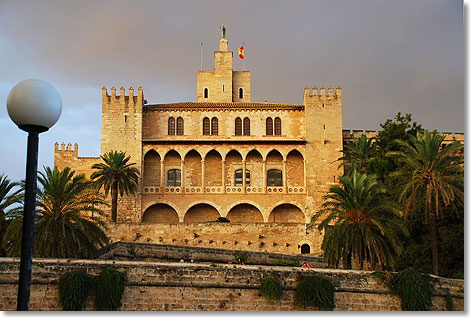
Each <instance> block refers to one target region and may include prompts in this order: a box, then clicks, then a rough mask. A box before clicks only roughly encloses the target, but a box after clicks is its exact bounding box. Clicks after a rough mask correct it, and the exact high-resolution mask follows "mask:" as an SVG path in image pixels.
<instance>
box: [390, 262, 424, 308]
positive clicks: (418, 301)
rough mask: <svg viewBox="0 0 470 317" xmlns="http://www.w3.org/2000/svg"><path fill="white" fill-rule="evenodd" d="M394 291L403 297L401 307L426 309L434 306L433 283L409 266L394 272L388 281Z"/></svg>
mask: <svg viewBox="0 0 470 317" xmlns="http://www.w3.org/2000/svg"><path fill="white" fill-rule="evenodd" d="M388 285H389V287H390V289H391V290H392V293H394V294H396V295H399V296H400V297H401V309H402V310H412V311H426V310H430V309H431V307H432V293H431V285H430V284H429V282H428V281H427V279H426V278H425V276H424V275H422V274H419V273H418V272H416V271H415V270H413V269H411V268H408V269H404V270H402V271H399V272H398V273H396V274H393V275H392V276H391V278H390V281H389V283H388Z"/></svg>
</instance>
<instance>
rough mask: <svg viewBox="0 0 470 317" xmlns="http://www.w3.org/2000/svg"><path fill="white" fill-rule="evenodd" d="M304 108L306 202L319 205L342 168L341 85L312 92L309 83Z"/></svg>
mask: <svg viewBox="0 0 470 317" xmlns="http://www.w3.org/2000/svg"><path fill="white" fill-rule="evenodd" d="M304 107H305V139H306V144H305V153H306V156H307V158H308V159H307V184H306V187H307V205H310V206H316V208H319V207H320V206H321V204H322V196H323V194H322V193H326V192H327V191H328V189H329V187H330V186H331V185H333V184H335V183H336V184H337V182H338V177H339V176H341V175H343V169H342V168H341V169H340V168H338V167H339V164H340V162H338V161H337V160H338V158H340V157H341V150H342V149H343V138H342V130H343V114H342V101H341V88H340V87H339V86H338V87H337V88H336V93H335V91H334V89H333V87H331V86H330V87H329V88H328V95H327V94H326V89H325V87H323V86H322V87H321V88H320V94H318V89H317V87H315V86H314V87H313V89H312V95H310V89H309V87H308V86H306V87H305V90H304Z"/></svg>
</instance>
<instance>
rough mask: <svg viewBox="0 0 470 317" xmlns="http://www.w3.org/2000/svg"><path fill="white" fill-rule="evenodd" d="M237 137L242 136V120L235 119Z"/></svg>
mask: <svg viewBox="0 0 470 317" xmlns="http://www.w3.org/2000/svg"><path fill="white" fill-rule="evenodd" d="M235 135H242V119H240V118H236V119H235Z"/></svg>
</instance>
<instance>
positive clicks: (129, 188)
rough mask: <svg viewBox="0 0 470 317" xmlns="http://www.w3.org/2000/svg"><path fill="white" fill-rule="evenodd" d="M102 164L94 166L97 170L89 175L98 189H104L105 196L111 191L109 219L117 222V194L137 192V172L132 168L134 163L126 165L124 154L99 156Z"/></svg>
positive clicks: (114, 153)
mask: <svg viewBox="0 0 470 317" xmlns="http://www.w3.org/2000/svg"><path fill="white" fill-rule="evenodd" d="M101 159H103V161H104V163H98V164H94V165H93V166H92V168H94V169H97V171H96V172H94V173H93V174H92V175H91V179H93V180H95V182H96V184H97V186H98V188H99V189H101V188H102V187H103V188H104V191H105V195H106V196H108V193H109V190H110V189H111V219H112V221H113V222H116V220H117V199H118V193H119V194H120V195H121V197H122V196H123V195H124V192H125V193H126V195H129V194H134V193H136V192H137V184H138V181H139V170H137V168H135V167H132V165H135V163H128V162H129V160H130V156H127V157H126V152H117V151H110V152H107V153H105V154H103V155H101Z"/></svg>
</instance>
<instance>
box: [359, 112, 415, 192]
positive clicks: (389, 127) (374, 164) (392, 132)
mask: <svg viewBox="0 0 470 317" xmlns="http://www.w3.org/2000/svg"><path fill="white" fill-rule="evenodd" d="M380 128H381V130H380V131H379V133H378V135H377V137H376V142H375V146H376V151H375V153H374V157H373V159H372V160H371V161H370V162H369V166H368V167H369V168H368V172H370V173H373V174H375V175H377V176H378V178H379V179H380V180H381V181H385V182H386V184H385V185H386V186H387V188H389V186H388V184H387V182H388V179H387V177H388V175H389V174H390V173H391V172H393V171H395V170H396V169H397V168H398V167H399V166H400V164H399V163H398V162H397V161H396V160H395V159H393V158H391V157H387V156H386V154H387V152H389V151H397V150H399V146H398V145H397V144H396V143H395V142H394V140H397V139H398V140H403V141H404V142H408V141H409V139H410V137H412V136H415V135H416V132H418V131H423V129H422V127H421V125H420V124H418V123H416V122H412V119H411V114H409V113H407V114H405V115H404V116H402V115H401V113H400V112H398V113H397V115H396V116H395V120H392V119H387V120H386V121H385V122H384V123H383V124H381V125H380ZM389 189H390V188H389Z"/></svg>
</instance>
